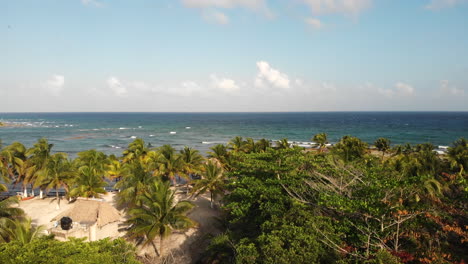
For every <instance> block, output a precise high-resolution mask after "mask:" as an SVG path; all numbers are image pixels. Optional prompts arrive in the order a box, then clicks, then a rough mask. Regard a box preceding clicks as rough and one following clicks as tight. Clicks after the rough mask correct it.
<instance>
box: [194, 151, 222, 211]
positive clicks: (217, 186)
mask: <svg viewBox="0 0 468 264" xmlns="http://www.w3.org/2000/svg"><path fill="white" fill-rule="evenodd" d="M225 181H226V179H225V176H224V170H223V168H222V167H220V166H218V165H217V164H216V163H214V162H212V161H211V160H210V161H208V162H207V163H206V164H203V173H202V179H200V180H197V181H196V183H195V186H194V187H193V190H192V192H193V193H194V194H195V196H198V195H200V194H203V193H206V192H207V191H209V192H210V206H211V208H213V202H214V199H215V198H216V196H218V195H220V194H223V193H224V190H225V185H226V183H225Z"/></svg>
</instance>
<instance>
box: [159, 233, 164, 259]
mask: <svg viewBox="0 0 468 264" xmlns="http://www.w3.org/2000/svg"><path fill="white" fill-rule="evenodd" d="M163 240H164V239H163V237H162V236H160V238H159V254H160V257H161V258H162V257H163Z"/></svg>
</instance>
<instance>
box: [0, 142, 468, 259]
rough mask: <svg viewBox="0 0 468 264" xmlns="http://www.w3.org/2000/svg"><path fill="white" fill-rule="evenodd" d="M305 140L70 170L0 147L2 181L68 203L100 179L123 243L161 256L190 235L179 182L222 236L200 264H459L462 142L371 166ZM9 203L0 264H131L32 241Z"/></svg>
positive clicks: (344, 148)
mask: <svg viewBox="0 0 468 264" xmlns="http://www.w3.org/2000/svg"><path fill="white" fill-rule="evenodd" d="M313 140H314V141H316V142H317V143H318V144H319V148H318V149H316V150H307V151H305V150H304V149H303V148H300V147H296V146H292V145H291V144H289V143H288V140H287V139H282V140H280V141H279V142H277V144H276V145H275V146H273V145H272V144H271V143H270V142H269V141H268V140H264V139H262V140H259V141H254V140H253V139H251V138H246V139H243V138H242V137H236V138H234V139H233V140H232V141H230V142H229V143H228V144H227V145H222V144H219V145H216V146H213V147H212V148H211V151H210V152H208V158H207V159H205V158H203V157H202V156H201V155H200V153H199V152H198V151H196V150H194V149H191V148H189V147H186V148H184V149H182V150H180V151H176V150H175V149H174V148H173V147H172V146H169V145H164V146H161V147H159V148H151V147H149V146H148V145H146V143H145V142H144V141H143V140H141V139H137V140H135V141H134V142H132V143H130V144H129V146H128V148H127V149H126V150H125V151H124V152H123V153H122V157H115V156H107V155H105V154H104V153H102V152H98V151H95V150H89V151H84V152H81V153H79V154H78V157H77V158H76V159H74V160H70V159H68V157H67V156H66V155H65V154H63V153H55V154H52V153H51V149H52V145H51V144H48V142H47V140H45V139H41V140H39V141H38V142H37V143H36V144H35V145H34V146H33V147H32V148H31V149H27V148H26V147H24V146H23V145H22V144H21V143H18V142H15V143H13V144H11V145H9V146H4V147H2V148H1V149H0V176H1V177H2V179H3V180H4V181H5V182H13V183H17V184H22V186H24V187H26V186H27V184H33V185H34V186H36V187H39V188H40V189H41V190H44V191H49V190H50V189H55V188H63V189H64V190H65V192H66V196H68V197H70V198H76V197H79V196H81V197H99V196H100V194H101V193H104V192H105V191H104V188H103V187H104V185H105V178H108V179H117V180H118V182H117V184H116V188H118V189H119V190H120V192H119V193H118V195H117V197H116V198H117V201H118V203H119V204H120V205H121V206H122V207H123V208H125V212H126V213H127V216H128V221H127V222H126V230H127V238H129V240H131V241H135V242H136V244H145V245H151V246H153V248H154V250H155V252H156V253H157V254H159V255H161V256H162V255H163V254H164V252H163V244H164V239H165V238H166V237H167V236H169V235H170V234H171V233H172V232H173V231H176V230H185V229H187V228H189V227H192V226H194V225H196V223H194V222H193V221H192V220H191V219H190V218H188V217H187V213H188V212H189V211H190V210H191V209H192V208H193V204H192V203H190V202H188V201H179V202H175V200H174V192H175V190H174V188H173V187H171V183H175V182H174V181H175V179H176V178H177V177H182V178H185V179H187V180H188V182H187V184H185V185H184V186H178V187H176V189H177V188H178V189H179V190H180V189H184V188H185V190H184V191H185V192H186V193H189V194H191V195H192V197H195V196H197V195H201V194H203V193H209V194H210V197H211V205H212V207H213V204H214V202H216V203H218V204H219V205H220V206H219V207H217V208H213V209H212V210H219V211H220V212H219V213H220V214H219V215H221V218H220V224H221V225H220V229H221V231H222V232H221V233H220V234H219V235H217V236H211V237H210V236H208V234H207V236H204V237H205V238H206V239H208V240H209V241H208V242H209V243H208V244H207V246H206V248H205V250H204V253H203V254H202V256H201V258H200V259H199V262H200V263H340V264H345V263H369V264H370V263H456V264H459V263H466V261H467V260H468V253H467V252H468V251H467V250H466V248H467V246H468V245H467V244H468V229H467V228H468V227H467V226H468V225H467V223H468V213H467V212H468V208H467V205H468V180H467V178H468V174H467V172H466V168H468V144H467V141H466V140H465V139H463V138H461V139H458V140H456V141H455V142H454V143H453V145H452V146H451V147H450V148H449V149H448V152H447V155H437V154H436V153H435V152H434V151H433V150H434V146H433V145H431V144H428V143H425V144H418V145H410V144H406V145H404V146H395V147H394V148H390V141H389V140H388V139H385V138H379V139H377V140H376V141H375V142H374V145H375V147H376V148H377V149H378V150H379V151H380V152H381V154H382V155H380V153H379V154H378V155H377V156H375V155H373V154H372V153H371V152H370V151H369V149H368V145H367V143H365V142H363V141H361V140H360V139H358V138H356V137H352V136H344V137H343V138H342V139H341V140H340V141H339V142H338V143H337V144H335V145H334V146H333V147H328V148H327V147H326V143H327V136H326V134H317V135H315V136H314V137H313ZM195 175H197V176H198V177H195V178H199V179H194V180H192V177H193V176H195ZM0 188H3V189H5V186H4V185H2V186H0ZM56 199H57V202H59V201H60V197H59V196H58V194H57V198H56ZM16 202H17V200H16V198H9V199H6V200H3V201H1V202H0V241H1V242H2V243H0V263H44V262H45V260H46V259H47V261H48V263H58V262H60V263H98V262H99V263H100V262H102V263H135V261H136V260H135V258H134V256H135V249H134V248H133V247H132V246H130V245H128V244H126V243H125V242H123V241H122V240H115V241H109V240H103V241H97V242H92V243H85V242H83V241H81V240H72V241H69V242H58V241H55V240H53V239H51V238H50V237H41V236H39V233H40V232H38V230H40V227H33V226H31V223H30V222H29V221H28V220H27V219H26V218H25V217H24V215H23V212H22V211H21V210H18V209H17V208H15V207H14V204H15V203H16ZM25 244H27V246H24V245H25ZM157 244H159V249H158V245H157ZM202 245H204V244H203V243H202ZM114 247H115V248H114ZM98 253H99V254H98ZM59 260H60V261H59ZM54 261H55V262H54Z"/></svg>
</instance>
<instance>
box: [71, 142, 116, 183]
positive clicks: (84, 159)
mask: <svg viewBox="0 0 468 264" xmlns="http://www.w3.org/2000/svg"><path fill="white" fill-rule="evenodd" d="M74 164H75V166H76V167H77V168H79V167H81V166H87V167H89V168H90V169H92V170H93V171H94V173H95V174H96V175H99V176H100V177H103V176H104V174H105V172H106V170H107V167H108V165H109V160H108V158H107V155H106V154H104V153H103V152H101V151H96V150H94V149H91V150H86V151H82V152H79V153H78V157H77V158H76V159H75V160H74Z"/></svg>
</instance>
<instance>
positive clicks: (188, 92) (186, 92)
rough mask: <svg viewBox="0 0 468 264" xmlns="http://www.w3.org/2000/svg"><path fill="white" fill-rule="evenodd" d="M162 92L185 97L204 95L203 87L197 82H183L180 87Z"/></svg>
mask: <svg viewBox="0 0 468 264" xmlns="http://www.w3.org/2000/svg"><path fill="white" fill-rule="evenodd" d="M162 92H167V93H169V94H171V95H176V96H184V97H187V96H193V95H203V94H204V90H203V89H202V87H201V86H200V85H199V84H198V83H197V82H195V81H183V82H181V83H180V85H179V86H176V87H173V88H169V89H167V90H162Z"/></svg>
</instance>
